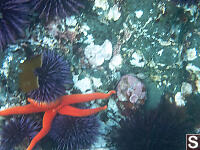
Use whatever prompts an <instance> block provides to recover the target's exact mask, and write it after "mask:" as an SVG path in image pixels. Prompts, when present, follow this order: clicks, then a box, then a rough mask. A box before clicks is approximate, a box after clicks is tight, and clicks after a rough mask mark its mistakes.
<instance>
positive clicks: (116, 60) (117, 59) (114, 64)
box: [109, 54, 122, 70]
mask: <svg viewBox="0 0 200 150" xmlns="http://www.w3.org/2000/svg"><path fill="white" fill-rule="evenodd" d="M121 65H122V57H121V55H120V54H117V55H115V56H113V58H112V59H111V61H110V63H109V68H110V69H111V70H116V69H119V68H121Z"/></svg>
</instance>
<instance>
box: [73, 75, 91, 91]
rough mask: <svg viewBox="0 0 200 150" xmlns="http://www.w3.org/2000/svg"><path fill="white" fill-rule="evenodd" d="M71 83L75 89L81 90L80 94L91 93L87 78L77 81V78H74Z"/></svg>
mask: <svg viewBox="0 0 200 150" xmlns="http://www.w3.org/2000/svg"><path fill="white" fill-rule="evenodd" d="M73 81H74V86H75V87H76V88H77V89H79V90H81V92H82V93H91V92H92V84H91V80H90V79H89V78H88V77H85V78H84V79H81V80H78V76H74V77H73Z"/></svg>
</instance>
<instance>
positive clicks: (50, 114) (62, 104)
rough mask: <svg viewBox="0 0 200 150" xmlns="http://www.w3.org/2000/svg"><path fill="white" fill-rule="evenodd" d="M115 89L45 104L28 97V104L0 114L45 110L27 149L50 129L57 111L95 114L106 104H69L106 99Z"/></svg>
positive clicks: (72, 113)
mask: <svg viewBox="0 0 200 150" xmlns="http://www.w3.org/2000/svg"><path fill="white" fill-rule="evenodd" d="M115 93H116V92H115V91H110V92H108V93H107V94H105V93H92V94H73V95H65V96H62V97H61V98H59V99H58V100H56V102H53V103H50V104H47V103H38V102H36V101H35V100H33V99H30V98H28V101H29V102H30V104H27V105H24V106H16V107H11V108H8V109H5V110H2V111H0V116H8V115H13V114H31V113H37V112H45V113H44V116H43V123H42V124H43V126H42V129H41V130H40V132H39V133H38V134H37V135H36V136H35V137H34V138H33V139H32V141H31V143H30V145H29V146H28V148H27V150H32V149H33V147H34V146H35V145H36V144H37V142H38V141H40V140H41V139H42V138H43V137H44V136H45V135H46V134H47V133H48V132H49V130H50V128H51V123H52V121H53V119H54V117H55V116H56V114H57V113H59V114H61V115H70V116H78V117H83V116H89V115H92V114H95V113H97V112H99V111H102V110H105V109H106V108H107V105H105V106H103V107H98V108H93V109H79V108H75V107H72V106H70V105H71V104H75V103H82V102H88V101H92V100H95V99H106V98H109V97H110V96H111V95H112V94H115Z"/></svg>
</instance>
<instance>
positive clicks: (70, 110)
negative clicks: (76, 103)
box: [58, 105, 107, 117]
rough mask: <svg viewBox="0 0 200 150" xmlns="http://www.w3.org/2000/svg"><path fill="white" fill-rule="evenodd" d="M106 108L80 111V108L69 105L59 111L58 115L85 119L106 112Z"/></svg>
mask: <svg viewBox="0 0 200 150" xmlns="http://www.w3.org/2000/svg"><path fill="white" fill-rule="evenodd" d="M106 108H107V106H106V105H105V106H103V107H97V108H93V109H79V108H75V107H72V106H69V105H67V106H64V107H62V108H61V109H60V110H58V113H59V114H61V115H68V116H74V117H75V116H76V117H83V116H90V115H93V114H96V113H98V112H99V111H102V110H105V109H106Z"/></svg>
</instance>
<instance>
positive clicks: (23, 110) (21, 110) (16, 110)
mask: <svg viewBox="0 0 200 150" xmlns="http://www.w3.org/2000/svg"><path fill="white" fill-rule="evenodd" d="M43 111H44V109H39V108H36V107H34V106H33V105H32V104H28V105H24V106H15V107H11V108H8V109H5V110H1V111H0V116H8V115H16V114H31V113H37V112H43Z"/></svg>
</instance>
